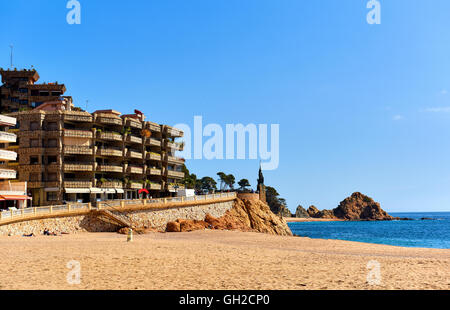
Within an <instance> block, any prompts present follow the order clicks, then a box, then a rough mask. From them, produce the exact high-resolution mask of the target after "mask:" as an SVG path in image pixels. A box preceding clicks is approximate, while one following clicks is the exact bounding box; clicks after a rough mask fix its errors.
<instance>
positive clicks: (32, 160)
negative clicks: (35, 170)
mask: <svg viewBox="0 0 450 310" xmlns="http://www.w3.org/2000/svg"><path fill="white" fill-rule="evenodd" d="M36 164H39V158H38V157H37V156H30V165H36Z"/></svg>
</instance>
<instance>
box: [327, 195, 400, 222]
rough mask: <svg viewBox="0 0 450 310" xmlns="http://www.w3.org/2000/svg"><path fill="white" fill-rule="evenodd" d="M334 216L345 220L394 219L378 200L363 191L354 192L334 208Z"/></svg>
mask: <svg viewBox="0 0 450 310" xmlns="http://www.w3.org/2000/svg"><path fill="white" fill-rule="evenodd" d="M333 213H334V216H335V217H337V218H339V219H344V220H378V221H380V220H381V221H385V220H393V219H394V218H393V217H392V216H390V215H389V214H387V212H386V211H384V210H383V209H381V206H380V204H379V203H378V202H375V201H374V200H373V199H372V198H370V197H368V196H366V195H363V194H361V193H353V194H352V195H351V196H350V197H347V198H345V199H344V200H343V201H341V203H340V204H339V206H338V207H337V208H336V209H334V210H333Z"/></svg>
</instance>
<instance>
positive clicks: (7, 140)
mask: <svg viewBox="0 0 450 310" xmlns="http://www.w3.org/2000/svg"><path fill="white" fill-rule="evenodd" d="M14 126H16V119H15V118H13V117H8V116H5V115H0V145H1V147H0V165H1V166H0V209H1V210H5V209H8V208H11V207H15V208H25V207H26V206H27V198H28V197H27V195H26V193H27V183H26V182H17V181H16V180H15V179H16V177H17V172H16V170H14V169H12V168H11V166H12V165H11V163H13V162H15V161H16V160H17V153H16V152H15V151H12V150H8V148H10V144H15V143H16V139H17V137H16V135H15V134H14V133H9V132H7V129H8V128H9V127H14Z"/></svg>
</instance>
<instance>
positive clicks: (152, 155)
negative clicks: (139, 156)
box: [145, 152, 161, 161]
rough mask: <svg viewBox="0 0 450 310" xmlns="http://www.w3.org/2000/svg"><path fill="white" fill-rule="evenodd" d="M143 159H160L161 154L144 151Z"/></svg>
mask: <svg viewBox="0 0 450 310" xmlns="http://www.w3.org/2000/svg"><path fill="white" fill-rule="evenodd" d="M145 159H147V160H157V161H161V154H158V153H154V152H146V153H145Z"/></svg>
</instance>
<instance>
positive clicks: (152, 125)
mask: <svg viewBox="0 0 450 310" xmlns="http://www.w3.org/2000/svg"><path fill="white" fill-rule="evenodd" d="M146 128H147V129H150V131H153V132H161V126H160V125H158V124H156V123H152V122H146Z"/></svg>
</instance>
